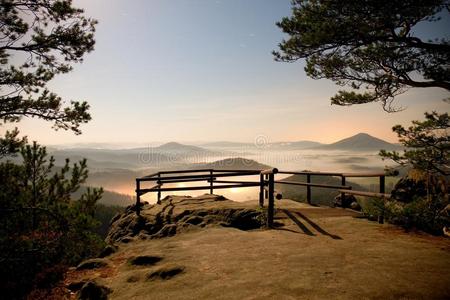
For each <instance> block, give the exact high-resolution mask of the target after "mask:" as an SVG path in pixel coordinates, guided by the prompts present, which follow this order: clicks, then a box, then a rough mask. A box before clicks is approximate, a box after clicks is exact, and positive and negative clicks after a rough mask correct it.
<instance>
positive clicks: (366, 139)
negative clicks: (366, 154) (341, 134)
mask: <svg viewBox="0 0 450 300" xmlns="http://www.w3.org/2000/svg"><path fill="white" fill-rule="evenodd" d="M398 148H399V146H398V145H394V144H391V143H389V142H387V141H385V140H382V139H379V138H377V137H374V136H372V135H370V134H368V133H365V132H360V133H357V134H355V135H353V136H351V137H348V138H345V139H342V140H340V141H337V142H335V143H332V144H328V145H324V146H320V147H317V149H327V150H350V151H378V150H381V149H385V150H394V149H398Z"/></svg>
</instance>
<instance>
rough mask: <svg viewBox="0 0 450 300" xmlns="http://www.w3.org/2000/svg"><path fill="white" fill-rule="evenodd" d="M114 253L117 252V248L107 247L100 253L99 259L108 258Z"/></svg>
mask: <svg viewBox="0 0 450 300" xmlns="http://www.w3.org/2000/svg"><path fill="white" fill-rule="evenodd" d="M116 251H117V247H116V246H114V245H107V246H106V247H105V248H104V249H103V250H102V252H101V253H100V255H99V257H100V258H104V257H107V256H110V255H111V254H113V253H116Z"/></svg>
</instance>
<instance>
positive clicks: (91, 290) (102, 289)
mask: <svg viewBox="0 0 450 300" xmlns="http://www.w3.org/2000/svg"><path fill="white" fill-rule="evenodd" d="M110 293H111V289H109V288H107V287H106V286H103V285H100V284H98V283H97V282H95V281H88V282H86V283H85V284H84V285H83V287H82V288H81V289H80V291H79V292H78V299H79V300H106V299H108V295H109V294H110Z"/></svg>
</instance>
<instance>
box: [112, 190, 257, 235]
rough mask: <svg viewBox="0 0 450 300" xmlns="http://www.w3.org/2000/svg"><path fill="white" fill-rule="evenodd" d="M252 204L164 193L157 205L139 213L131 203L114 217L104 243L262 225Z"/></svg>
mask: <svg viewBox="0 0 450 300" xmlns="http://www.w3.org/2000/svg"><path fill="white" fill-rule="evenodd" d="M255 207H256V206H255V205H254V203H253V204H249V203H245V202H235V201H231V200H228V199H226V198H225V197H223V196H219V195H210V194H206V195H202V196H197V197H190V196H167V197H165V198H164V199H162V200H161V203H160V204H153V205H150V204H148V203H144V204H143V205H142V207H141V212H140V215H139V216H138V215H136V208H135V206H129V207H127V209H126V210H125V212H124V213H122V214H119V215H117V216H115V217H114V218H113V219H112V221H111V225H110V230H109V233H108V236H107V238H106V242H107V243H110V244H114V243H117V242H122V243H128V242H130V241H132V240H134V239H153V238H162V237H167V236H173V235H175V234H177V233H180V232H185V231H187V230H193V229H196V228H202V227H207V226H224V227H234V228H238V229H241V230H251V229H257V228H261V227H262V225H263V224H264V214H263V211H262V210H260V209H258V208H255Z"/></svg>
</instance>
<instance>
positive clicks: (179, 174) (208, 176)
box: [135, 168, 394, 227]
mask: <svg viewBox="0 0 450 300" xmlns="http://www.w3.org/2000/svg"><path fill="white" fill-rule="evenodd" d="M201 173H204V174H201ZM277 174H284V175H304V176H305V177H306V182H300V181H293V180H286V179H282V180H275V176H276V175H277ZM255 175H258V176H259V181H244V180H223V179H221V178H228V177H241V176H255ZM313 176H331V177H340V178H341V185H336V184H323V183H313V182H312V177H313ZM386 176H394V175H392V174H386V173H383V172H376V173H338V172H312V171H302V172H291V171H280V170H278V169H277V168H271V169H266V170H235V169H190V170H173V171H160V172H157V173H153V174H150V175H147V176H143V177H140V178H136V206H135V207H136V214H137V215H139V214H140V209H141V196H142V195H145V194H147V193H151V192H155V193H157V203H158V204H159V203H160V202H161V193H162V192H175V191H195V190H209V192H210V194H213V192H214V190H215V189H230V188H243V187H259V188H260V189H259V205H260V206H261V207H264V202H265V200H267V204H268V206H267V226H268V227H272V226H273V219H274V206H275V204H274V200H275V199H281V198H282V194H281V193H279V192H277V191H276V190H275V184H285V185H294V186H304V187H306V200H307V202H308V204H312V200H311V199H312V190H311V188H313V187H314V188H328V189H335V190H337V191H338V192H339V193H341V199H344V197H345V195H346V194H352V195H359V196H366V197H378V198H384V199H388V198H389V197H388V196H390V195H389V194H386V193H385V177H386ZM347 177H379V193H373V192H366V191H354V190H352V187H351V186H349V185H346V178H347ZM200 181H205V182H206V183H207V185H199V186H183V187H173V186H169V187H164V185H165V184H176V183H183V182H200ZM149 182H150V183H151V182H153V183H154V184H153V185H152V186H150V187H146V188H143V187H142V184H143V183H149ZM341 202H342V203H344V201H341Z"/></svg>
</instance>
